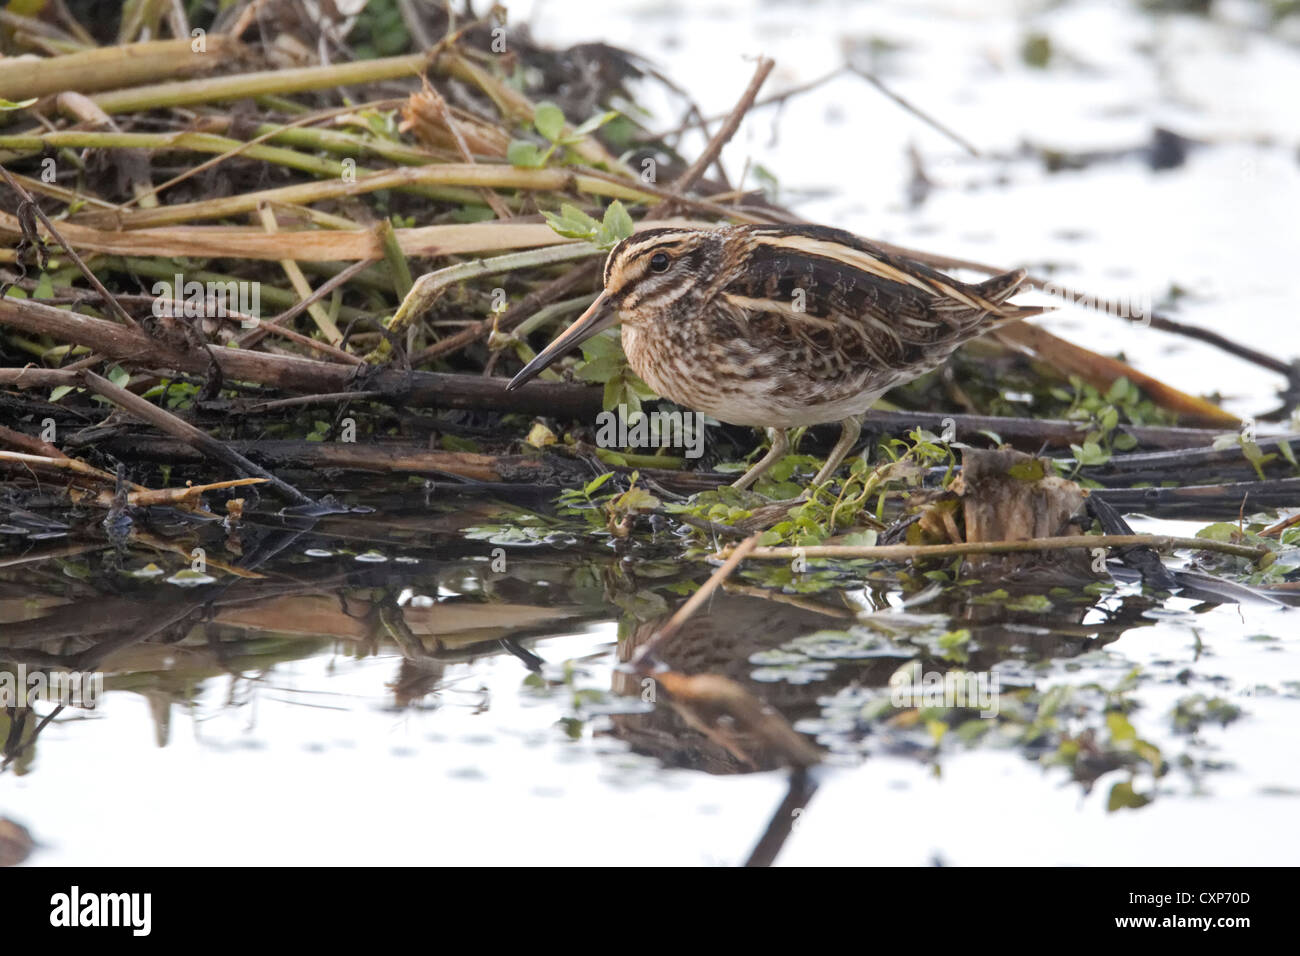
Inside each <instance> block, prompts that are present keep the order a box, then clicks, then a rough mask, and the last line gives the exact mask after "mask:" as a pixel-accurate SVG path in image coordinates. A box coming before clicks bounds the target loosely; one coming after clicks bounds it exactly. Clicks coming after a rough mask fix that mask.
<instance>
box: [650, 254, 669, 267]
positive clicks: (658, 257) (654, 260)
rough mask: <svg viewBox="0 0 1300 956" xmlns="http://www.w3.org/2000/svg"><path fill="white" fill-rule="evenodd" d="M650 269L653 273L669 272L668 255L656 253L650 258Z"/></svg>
mask: <svg viewBox="0 0 1300 956" xmlns="http://www.w3.org/2000/svg"><path fill="white" fill-rule="evenodd" d="M650 269H651V271H652V272H667V271H668V253H666V252H656V253H655V254H654V255H653V256H651V257H650Z"/></svg>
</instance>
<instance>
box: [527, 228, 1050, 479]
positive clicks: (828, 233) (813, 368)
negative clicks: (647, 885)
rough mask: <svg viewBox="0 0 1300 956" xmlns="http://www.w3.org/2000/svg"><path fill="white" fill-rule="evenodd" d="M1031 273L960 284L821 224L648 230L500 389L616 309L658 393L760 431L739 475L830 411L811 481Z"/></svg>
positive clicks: (626, 243)
mask: <svg viewBox="0 0 1300 956" xmlns="http://www.w3.org/2000/svg"><path fill="white" fill-rule="evenodd" d="M1025 279H1026V273H1025V271H1024V270H1023V269H1016V270H1012V271H1010V272H1005V273H1003V274H1001V275H997V276H994V277H992V278H990V279H988V280H986V281H984V282H980V283H978V284H967V283H964V282H961V281H960V280H958V279H954V278H952V277H951V276H947V275H944V274H943V273H941V272H938V271H936V270H934V269H932V268H930V267H929V266H926V265H924V264H923V263H920V262H916V261H914V260H911V259H908V258H905V257H903V256H900V255H897V254H894V253H891V252H889V251H887V250H885V249H884V248H882V247H880V246H878V245H876V244H874V243H872V242H869V241H867V240H865V239H862V238H860V237H858V236H856V235H854V234H852V233H850V232H847V231H845V230H842V229H836V228H832V227H828V226H817V225H776V224H773V225H768V224H746V225H728V226H721V227H714V228H705V227H700V228H688V227H660V228H652V229H646V230H643V231H640V232H636V233H633V234H632V235H631V236H629V237H627V238H625V239H623V240H621V241H620V242H618V243H617V244H616V245H615V246H614V247H613V248H612V249H611V250H610V252H609V255H608V257H607V258H606V260H605V267H604V274H603V285H604V288H603V290H602V291H601V292H600V294H599V295H598V296H597V297H596V299H595V301H594V302H592V304H591V306H590V307H589V308H588V309H587V310H586V311H585V312H583V313H582V315H580V316H579V317H578V318H577V319H576V320H575V321H574V323H573V324H572V325H571V326H569V328H568V329H566V330H565V331H564V332H563V333H561V334H560V335H559V336H557V337H556V338H555V339H554V341H552V342H551V343H550V344H549V345H548V346H546V348H544V349H543V350H542V351H541V352H540V353H539V354H538V355H537V357H536V358H534V359H533V360H532V361H531V362H529V363H528V364H527V365H525V366H524V367H523V369H521V370H520V371H519V373H518V374H517V375H515V376H514V378H513V379H511V380H510V382H509V384H508V385H507V388H508V389H516V388H518V387H520V386H521V385H523V384H524V383H525V382H527V381H528V380H529V379H531V378H532V377H534V376H535V375H537V373H538V372H540V371H542V370H543V369H545V368H546V367H547V366H548V365H550V364H551V363H552V362H554V361H555V360H556V359H557V358H559V357H560V356H561V355H563V354H564V353H565V352H567V351H568V350H569V349H571V348H573V347H575V346H577V345H579V344H580V343H582V342H584V341H586V340H587V339H589V338H591V337H592V336H593V335H596V334H597V333H599V332H601V331H603V330H605V329H607V328H611V327H612V326H613V325H614V324H616V323H617V322H619V321H620V320H621V323H622V330H621V335H622V343H623V351H624V353H625V354H626V356H627V361H628V364H629V365H630V366H631V367H632V369H633V371H635V372H636V373H637V375H639V376H640V377H641V379H642V381H644V382H645V383H646V384H647V385H648V386H649V387H650V388H651V389H653V390H654V392H655V393H656V394H658V395H660V396H662V397H664V398H668V399H671V400H672V401H673V402H675V403H677V404H678V405H682V406H684V407H686V408H689V409H693V410H696V411H699V412H703V413H705V414H707V415H711V416H713V417H714V418H716V419H718V420H719V421H723V422H728V423H730V424H733V425H745V426H751V427H755V428H766V429H767V430H768V432H769V434H770V436H771V447H770V448H769V450H768V452H767V453H766V454H765V455H764V456H763V457H762V458H761V459H759V461H758V462H756V463H755V464H754V465H753V466H752V467H751V468H750V469H749V470H748V471H746V472H745V473H744V475H742V476H741V477H740V478H739V479H737V480H736V481H735V482H734V483H733V487H735V488H739V489H745V488H748V487H750V486H751V485H752V484H753V483H754V482H755V481H756V480H757V479H758V478H759V477H760V476H761V475H762V474H763V473H764V472H765V471H767V470H768V469H769V468H771V467H772V465H774V464H776V462H778V461H779V460H780V459H781V458H783V457H784V456H785V455H786V454H787V452H788V451H789V447H790V443H789V435H788V432H789V430H790V429H792V428H797V427H800V426H807V425H819V424H824V423H829V422H838V423H839V424H840V438H839V440H838V441H837V442H836V444H835V446H834V447H833V448H832V449H831V453H830V455H829V456H828V457H827V458H826V461H825V464H824V465H823V466H822V468H821V469H820V470H819V471H818V472H817V475H816V477H814V478H813V484H814V485H820V484H822V483H823V482H825V481H827V480H828V479H829V478H830V477H831V476H832V475H834V473H835V471H836V469H837V468H838V467H839V466H840V464H841V463H842V462H843V460H844V458H845V457H846V456H847V455H848V453H849V452H850V451H851V450H852V448H853V446H854V444H855V443H856V442H857V440H858V437H859V435H860V433H861V428H862V420H863V415H864V413H865V412H866V411H867V410H868V409H869V408H870V407H871V406H872V405H873V404H874V403H875V401H876V399H878V398H879V397H880V396H881V395H883V394H884V393H885V392H886V391H888V390H889V389H890V388H893V387H894V386H896V385H901V384H903V383H904V382H908V381H911V380H912V379H914V378H916V377H917V376H919V375H922V374H924V373H925V372H928V371H930V370H931V369H933V368H936V367H938V366H939V365H941V364H942V363H943V362H944V360H945V359H947V357H948V356H949V355H950V354H952V352H953V351H954V350H956V348H957V347H958V346H959V345H961V344H962V343H963V342H966V341H967V340H969V339H972V338H974V337H976V336H978V335H981V334H983V333H984V332H986V331H988V330H989V329H991V328H993V327H995V326H997V325H999V324H1001V323H1004V322H1009V321H1014V320H1018V319H1023V318H1028V317H1030V316H1034V315H1038V314H1039V313H1041V312H1043V311H1045V307H1043V306H1035V305H1029V306H1025V305H1015V304H1011V303H1008V302H1007V301H1006V300H1007V299H1008V298H1010V297H1011V296H1012V295H1013V294H1014V293H1015V292H1016V291H1017V290H1018V289H1019V288H1020V286H1021V285H1022V284H1023V283H1024V281H1025Z"/></svg>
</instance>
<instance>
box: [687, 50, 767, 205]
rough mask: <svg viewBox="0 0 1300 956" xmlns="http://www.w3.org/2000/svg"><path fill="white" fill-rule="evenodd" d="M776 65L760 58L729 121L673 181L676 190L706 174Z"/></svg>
mask: <svg viewBox="0 0 1300 956" xmlns="http://www.w3.org/2000/svg"><path fill="white" fill-rule="evenodd" d="M774 66H776V61H775V60H771V59H769V58H767V57H762V58H761V59H759V61H758V68H757V69H756V70H755V71H754V78H753V79H751V80H750V81H749V86H748V87H747V88H746V89H745V92H744V94H743V95H742V96H741V97H740V100H739V102H737V103H736V105H735V106H734V107H733V108H732V110H731V114H730V115H729V116H728V117H727V121H726V122H725V123H723V124H722V126H720V127H719V128H718V131H717V132H716V133H714V134H713V138H712V139H711V140H709V145H708V146H706V147H704V152H702V153H700V155H699V156H697V157H695V162H693V163H691V165H690V166H688V167H687V168H686V172H684V173H682V174H681V176H679V177H677V180H676V181H675V182H674V183H673V189H674V190H676V191H677V192H682V193H684V192H686V191H687V190H689V189H690V188H691V187H692V186H694V185H695V182H696V180H698V179H699V178H700V177H701V176H703V175H704V171H705V170H706V169H708V168H709V167H710V166H711V165H713V161H714V160H715V159H717V158H718V155H719V154H720V153H721V152H722V147H724V146H726V145H727V143H729V142H730V141H731V137H733V136H735V135H736V130H737V129H739V128H740V121H741V120H743V119H744V118H745V114H746V113H748V112H749V110H750V108H751V107H752V106H753V105H754V100H755V98H756V97H757V96H758V91H759V89H760V88H761V87H762V86H763V83H764V81H765V80H766V79H767V75H768V74H769V73H771V72H772V68H773V67H774Z"/></svg>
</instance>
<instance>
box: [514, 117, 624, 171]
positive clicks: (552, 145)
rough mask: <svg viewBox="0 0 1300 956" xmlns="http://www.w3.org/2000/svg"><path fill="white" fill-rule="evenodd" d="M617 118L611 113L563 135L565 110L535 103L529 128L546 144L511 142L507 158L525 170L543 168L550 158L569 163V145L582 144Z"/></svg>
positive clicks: (593, 119)
mask: <svg viewBox="0 0 1300 956" xmlns="http://www.w3.org/2000/svg"><path fill="white" fill-rule="evenodd" d="M618 115H619V114H618V111H617V110H610V111H609V112H607V113H601V114H599V115H596V116H593V117H591V119H589V120H587V121H586V122H585V123H582V124H581V125H579V126H577V127H575V128H574V129H573V130H571V131H569V132H565V127H567V126H568V125H569V124H568V120H566V119H565V118H564V111H563V110H561V109H560V108H559V107H558V106H556V105H555V104H554V103H551V102H543V103H538V104H537V108H536V109H535V110H534V111H533V123H532V128H533V129H534V130H536V131H537V133H538V134H539V135H540V136H541V137H542V138H543V139H545V140H546V141H547V145H546V146H545V147H542V146H541V145H539V144H538V143H535V142H533V141H532V140H530V139H515V140H511V142H510V146H509V147H508V148H507V149H506V159H507V160H509V162H510V165H512V166H519V167H522V168H524V169H542V168H543V167H545V166H546V165H547V164H548V163H549V162H551V160H552V158H554V159H556V160H558V161H559V162H561V163H567V162H570V161H571V153H570V151H569V147H570V146H572V145H574V144H575V143H579V142H581V141H582V140H583V138H584V137H586V136H587V134H589V133H592V132H595V131H596V130H598V129H600V127H602V126H604V125H605V124H606V123H608V122H609V121H610V120H612V119H614V117H616V116H618Z"/></svg>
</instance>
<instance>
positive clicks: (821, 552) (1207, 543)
mask: <svg viewBox="0 0 1300 956" xmlns="http://www.w3.org/2000/svg"><path fill="white" fill-rule="evenodd" d="M1131 547H1147V548H1155V549H1157V550H1159V551H1172V550H1174V549H1177V548H1191V549H1195V550H1197V551H1217V552H1219V553H1221V554H1231V555H1234V556H1236V557H1239V558H1251V559H1254V560H1258V559H1259V558H1262V557H1263V556H1264V555H1266V554H1268V553H1269V550H1268V548H1263V547H1251V546H1250V545H1245V544H1231V543H1229V542H1226V541H1212V540H1210V539H1209V538H1183V537H1177V536H1175V535H1164V534H1078V535H1066V536H1063V537H1055V538H1028V539H1026V540H1024V541H962V542H958V543H956V544H919V545H910V544H879V545H846V544H819V545H809V546H807V547H802V548H754V549H752V551H750V552H749V556H750V557H753V558H759V559H762V560H772V561H790V560H794V559H795V558H840V559H852V558H880V559H881V560H885V561H907V560H910V559H914V558H944V557H955V556H957V555H963V554H1010V553H1015V552H1023V551H1074V550H1091V549H1093V548H1131ZM739 550H740V545H737V546H736V547H735V548H726V549H724V550H723V551H722V552H721V554H722V555H731V556H734V555H735V554H736V552H737V551H739Z"/></svg>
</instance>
